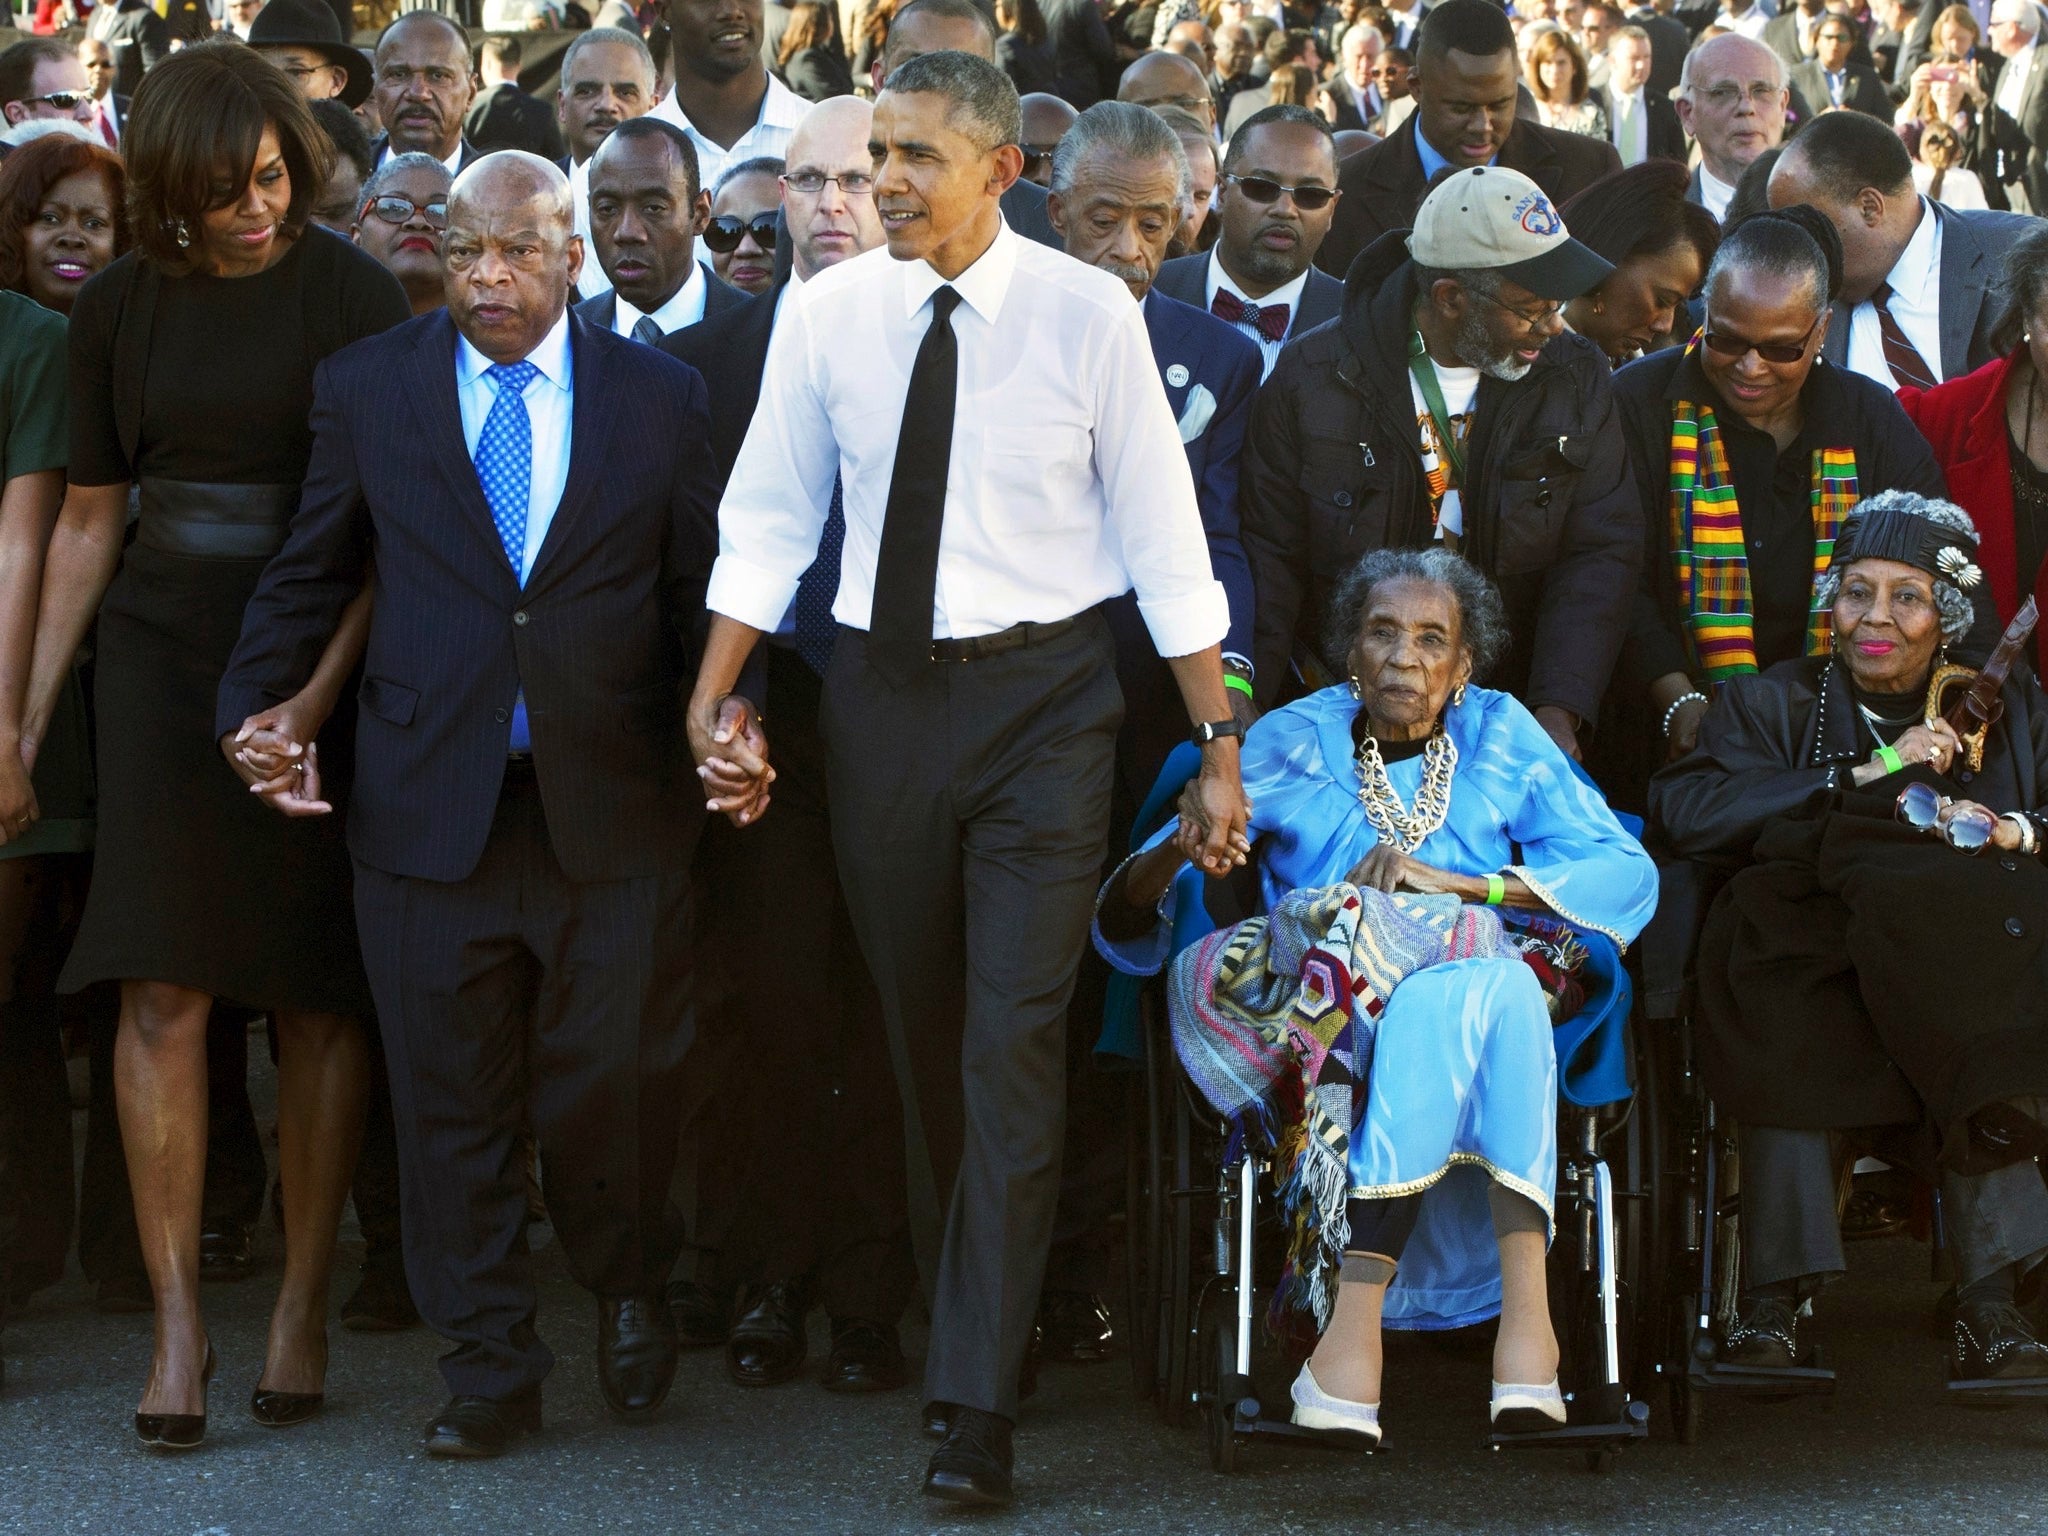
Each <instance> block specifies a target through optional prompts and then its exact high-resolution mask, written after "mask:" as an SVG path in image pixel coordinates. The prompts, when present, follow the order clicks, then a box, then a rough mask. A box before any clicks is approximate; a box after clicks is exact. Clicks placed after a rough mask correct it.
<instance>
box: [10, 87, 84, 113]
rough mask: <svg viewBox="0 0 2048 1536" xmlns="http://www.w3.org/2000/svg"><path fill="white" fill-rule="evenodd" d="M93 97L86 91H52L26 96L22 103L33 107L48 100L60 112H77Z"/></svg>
mask: <svg viewBox="0 0 2048 1536" xmlns="http://www.w3.org/2000/svg"><path fill="white" fill-rule="evenodd" d="M91 100H92V97H91V96H90V95H89V94H87V93H86V92H84V91H51V92H49V93H48V94H47V95H43V96H24V97H22V98H21V104H22V105H23V106H25V107H32V106H34V105H35V104H36V103H37V102H39V101H46V102H48V103H49V104H50V105H51V106H53V107H55V108H56V109H57V110H58V111H59V112H76V111H77V110H78V109H79V108H80V107H81V106H83V105H84V104H85V103H86V102H88V101H91Z"/></svg>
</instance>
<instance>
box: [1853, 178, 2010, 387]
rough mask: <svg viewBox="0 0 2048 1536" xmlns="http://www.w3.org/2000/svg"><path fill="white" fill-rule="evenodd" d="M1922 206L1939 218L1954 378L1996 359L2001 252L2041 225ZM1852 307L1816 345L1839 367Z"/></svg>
mask: <svg viewBox="0 0 2048 1536" xmlns="http://www.w3.org/2000/svg"><path fill="white" fill-rule="evenodd" d="M1926 206H1928V207H1931V208H1932V209H1933V210H1934V216H1935V217H1936V218H1937V219H1939V220H1941V376H1942V377H1943V378H1944V379H1955V378H1960V377H1962V376H1963V375H1964V374H1966V373H1971V372H1974V371H1975V370H1977V369H1979V368H1981V367H1983V366H1984V365H1985V364H1986V363H1988V362H1990V361H1991V360H1992V359H1993V358H1994V357H1997V356H1999V355H2000V354H1999V353H1998V352H1997V351H1996V350H1995V349H1994V348H1993V347H1992V345H1991V332H1992V328H1993V327H1994V326H1996V325H1997V324H1998V317H1999V315H2000V313H2001V312H2002V311H2003V308H2004V304H2003V294H2002V293H2001V292H2000V291H1999V282H2000V279H2001V277H2002V274H2003V269H2004V266H2005V253H2006V251H2007V250H2008V249H2009V248H2010V247H2011V245H2012V243H2013V242H2014V241H2015V240H2017V239H2019V238H2020V236H2022V235H2024V234H2025V233H2027V231H2028V230H2030V229H2039V228H2040V227H2041V221H2040V220H2039V219H2034V218H2029V217H2027V216H2026V215H2025V214H2019V213H1997V212H1985V211H1982V210H1979V209H1969V210H1967V211H1959V210H1957V209H1954V208H1948V207H1944V206H1943V205H1942V204H1940V203H1930V204H1927V205H1926ZM1851 308H1852V306H1850V305H1846V304H1837V305H1836V306H1835V309H1834V314H1833V315H1832V316H1831V317H1830V319H1829V320H1828V334H1827V337H1826V338H1825V339H1824V340H1823V341H1822V342H1821V347H1820V355H1821V356H1822V357H1824V358H1826V359H1827V360H1828V361H1829V362H1831V363H1833V364H1835V365H1836V366H1837V367H1842V368H1846V367H1847V366H1848V364H1849V311H1850V309H1851Z"/></svg>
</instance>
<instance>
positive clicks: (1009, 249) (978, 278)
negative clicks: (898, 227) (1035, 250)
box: [903, 219, 1018, 325]
mask: <svg viewBox="0 0 2048 1536" xmlns="http://www.w3.org/2000/svg"><path fill="white" fill-rule="evenodd" d="M1017 239H1018V237H1017V236H1016V235H1015V234H1014V233H1012V232H1011V229H1010V223H1009V220H1007V219H1005V220H1003V222H1002V223H1001V224H1000V225H998V226H997V228H996V237H995V239H994V240H993V241H992V242H991V243H990V244H989V248H988V249H987V250H985V251H983V252H982V253H981V255H980V256H978V257H976V258H975V262H974V265H973V266H971V267H969V268H968V269H967V270H966V271H965V272H962V273H961V274H960V275H959V276H958V277H956V278H954V279H953V280H952V282H951V284H950V286H951V287H952V288H953V289H954V291H955V292H957V293H958V294H959V295H960V297H961V299H963V300H964V301H965V302H966V304H967V307H968V308H969V309H971V310H973V311H974V312H975V313H976V314H977V315H980V316H981V318H982V319H984V320H986V321H987V322H988V323H989V324H990V325H994V324H995V323H996V316H997V315H999V314H1001V313H1002V310H1003V297H1004V295H1005V294H1007V293H1008V292H1009V291H1010V275H1011V274H1012V273H1013V272H1015V271H1016V270H1017ZM947 286H949V285H948V283H947V280H946V279H945V278H943V277H941V276H939V274H938V271H937V269H935V268H934V267H933V266H932V264H931V263H930V262H928V261H906V262H904V263H903V313H904V314H905V315H906V316H908V315H915V314H916V313H917V312H918V311H919V310H921V309H923V308H924V307H925V305H926V304H927V303H929V302H930V300H931V296H932V295H933V294H935V293H937V292H938V291H939V290H940V289H941V288H944V287H947Z"/></svg>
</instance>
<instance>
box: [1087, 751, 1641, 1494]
mask: <svg viewBox="0 0 2048 1536" xmlns="http://www.w3.org/2000/svg"><path fill="white" fill-rule="evenodd" d="M1196 760H1197V759H1196V757H1195V755H1194V754H1193V752H1192V750H1191V749H1189V752H1188V755H1187V756H1186V757H1185V758H1183V757H1182V756H1181V755H1180V754H1179V753H1178V752H1177V753H1176V755H1175V757H1174V758H1172V759H1169V761H1168V765H1167V768H1166V770H1165V772H1163V773H1162V774H1161V776H1160V780H1159V783H1158V786H1157V787H1156V788H1155V790H1154V792H1153V795H1152V796H1151V798H1150V799H1148V801H1147V803H1146V805H1145V807H1144V809H1143V810H1141V812H1140V814H1139V817H1138V823H1137V825H1138V828H1139V830H1138V833H1137V835H1136V838H1135V839H1134V841H1142V839H1143V838H1144V837H1145V836H1147V835H1148V834H1149V833H1150V832H1151V831H1152V830H1155V829H1156V828H1157V827H1158V826H1159V825H1161V824H1163V822H1164V820H1165V817H1166V815H1167V814H1169V813H1170V810H1171V806H1172V802H1173V796H1174V795H1175V794H1176V793H1177V792H1178V790H1179V788H1180V785H1181V784H1182V783H1184V782H1185V780H1186V778H1187V777H1189V776H1190V775H1191V773H1192V771H1193V766H1194V763H1195V761H1196ZM1205 885H1206V882H1205V879H1204V877H1203V876H1202V875H1201V874H1200V872H1199V871H1196V870H1192V869H1190V870H1184V871H1183V872H1182V874H1181V876H1180V879H1179V881H1178V882H1177V884H1176V889H1175V894H1174V898H1173V904H1174V909H1175V912H1176V929H1175V948H1176V950H1178V948H1180V947H1182V946H1183V945H1185V944H1186V943H1191V942H1193V941H1194V940H1195V939H1196V938H1199V937H1200V936H1201V935H1202V934H1203V933H1206V932H1208V931H1211V930H1212V929H1213V928H1214V927H1216V926H1221V923H1219V922H1218V920H1217V919H1216V918H1215V917H1213V916H1212V915H1210V913H1209V911H1208V907H1207V904H1206V896H1207V892H1206V891H1205ZM1236 915H1249V911H1248V910H1247V911H1245V912H1242V913H1239V914H1236ZM1231 920H1235V917H1234V916H1232V917H1231ZM1582 937H1586V938H1587V939H1588V941H1589V942H1588V950H1589V956H1590V958H1589V962H1588V967H1587V975H1586V981H1587V990H1588V997H1587V1001H1586V1004H1585V1006H1583V1007H1582V1008H1581V1009H1580V1010H1579V1011H1578V1013H1577V1014H1576V1015H1575V1016H1574V1018H1573V1019H1572V1020H1568V1021H1566V1022H1565V1023H1563V1024H1561V1025H1560V1026H1559V1027H1558V1030H1557V1034H1556V1039H1557V1043H1558V1047H1559V1057H1560V1072H1559V1082H1560V1104H1559V1117H1560V1118H1559V1134H1558V1190H1557V1195H1556V1201H1555V1220H1556V1240H1555V1241H1554V1242H1553V1243H1552V1246H1551V1259H1550V1302H1551V1312H1552V1318H1553V1322H1554V1324H1555V1326H1556V1330H1557V1336H1558V1343H1559V1346H1560V1352H1561V1358H1560V1371H1559V1375H1560V1380H1561V1385H1562V1387H1563V1389H1564V1392H1565V1396H1566V1402H1567V1413H1568V1420H1567V1423H1566V1424H1565V1425H1563V1426H1561V1427H1559V1428H1557V1429H1554V1430H1545V1431H1541V1432H1537V1433H1523V1434H1500V1433H1489V1435H1488V1438H1487V1442H1486V1443H1487V1444H1488V1445H1489V1446H1490V1447H1491V1448H1492V1449H1494V1450H1496V1451H1504V1450H1512V1451H1536V1450H1562V1451H1568V1452H1573V1453H1576V1454H1578V1455H1580V1456H1581V1457H1582V1458H1583V1459H1584V1461H1585V1463H1586V1465H1587V1466H1588V1467H1589V1468H1590V1469H1592V1470H1594V1471H1600V1472H1605V1471H1608V1470H1610V1469H1611V1468H1612V1467H1613V1465H1614V1462H1615V1458H1616V1456H1617V1454H1618V1453H1619V1452H1620V1451H1621V1450H1622V1449H1623V1448H1625V1447H1626V1446H1628V1445H1630V1444H1632V1443H1634V1442H1636V1441H1639V1440H1643V1439H1646V1438H1647V1437H1648V1434H1649V1419H1650V1410H1649V1405H1648V1404H1647V1403H1646V1402H1645V1401H1644V1400H1643V1399H1642V1397H1641V1396H1640V1395H1639V1394H1638V1392H1637V1390H1636V1383H1637V1379H1638V1376H1639V1374H1640V1373H1639V1370H1638V1367H1637V1363H1636V1355H1637V1348H1636V1345H1637V1336H1638V1315H1639V1312H1640V1301H1639V1298H1638V1294H1637V1290H1638V1282H1637V1277H1639V1276H1641V1275H1643V1274H1645V1273H1646V1272H1647V1271H1648V1270H1650V1269H1653V1268H1654V1267H1655V1265H1654V1261H1653V1256H1654V1255H1655V1254H1656V1253H1657V1251H1658V1250H1657V1247H1656V1243H1657V1241H1658V1239H1657V1236H1656V1233H1655V1232H1654V1230H1653V1224H1652V1221H1651V1216H1652V1213H1653V1212H1655V1211H1657V1210H1659V1209H1661V1208H1662V1205H1663V1200H1662V1192H1661V1191H1660V1190H1658V1189H1657V1188H1655V1187H1653V1184H1652V1175H1653V1173H1654V1171H1655V1166H1656V1161H1655V1159H1654V1158H1653V1157H1652V1156H1651V1141H1650V1140H1649V1137H1650V1136H1652V1135H1654V1134H1655V1132H1656V1129H1657V1126H1658V1124H1659V1122H1658V1119H1657V1117H1656V1116H1655V1114H1654V1113H1646V1112H1645V1109H1646V1099H1647V1095H1646V1093H1645V1091H1644V1089H1645V1087H1646V1086H1647V1084H1648V1079H1647V1077H1646V1076H1645V1074H1644V1073H1643V1071H1642V1069H1641V1066H1640V1064H1639V1063H1638V1062H1637V1060H1636V1058H1635V1055H1634V1052H1635V1041H1636V1037H1637V1035H1638V1031H1637V1030H1635V1029H1634V1028H1633V1027H1632V1023H1631V1019H1630V1014H1631V1012H1632V999H1633V995H1634V985H1633V982H1632V979H1631V977H1630V975H1629V973H1628V972H1627V970H1626V969H1625V968H1624V967H1623V965H1622V964H1621V958H1620V956H1619V954H1618V953H1617V952H1616V951H1615V949H1614V947H1613V946H1612V945H1611V944H1610V943H1608V942H1607V941H1606V940H1604V939H1601V938H1599V937H1598V936H1597V935H1589V936H1582ZM1118 980H1119V983H1120V985H1119V987H1118V988H1117V989H1116V992H1113V995H1112V1004H1111V1006H1112V1010H1115V1009H1117V1008H1118V1006H1119V1003H1121V1006H1122V1008H1123V1009H1124V1011H1125V1012H1126V1013H1127V1015H1128V1016H1129V1017H1128V1018H1127V1019H1126V1021H1125V1026H1124V1029H1125V1033H1124V1036H1123V1039H1122V1043H1121V1049H1122V1052H1123V1054H1126V1055H1130V1056H1135V1057H1137V1058H1138V1060H1139V1062H1140V1064H1141V1066H1142V1071H1141V1073H1139V1074H1137V1075H1136V1082H1137V1086H1136V1089H1135V1095H1134V1096H1135V1102H1134V1104H1133V1105H1132V1113H1131V1115H1130V1117H1129V1119H1128V1120H1127V1124H1126V1134H1127V1140H1126V1147H1127V1197H1128V1204H1127V1207H1126V1209H1127V1212H1128V1219H1127V1233H1126V1238H1127V1240H1126V1247H1125V1254H1126V1273H1125V1283H1126V1302H1127V1316H1128V1317H1129V1318H1130V1320H1131V1325H1130V1335H1131V1350H1130V1358H1131V1365H1132V1372H1133V1384H1134V1386H1135V1388H1136V1390H1137V1392H1138V1395H1139V1396H1140V1397H1141V1398H1149V1399H1151V1400H1152V1401H1153V1402H1154V1403H1155V1405H1156V1406H1157V1409H1158V1411H1159V1413H1160V1415H1161V1416H1162V1418H1164V1419H1165V1420H1166V1421H1167V1422H1168V1423H1170V1424H1175V1425H1183V1424H1185V1423H1187V1422H1188V1421H1189V1420H1190V1419H1194V1420H1196V1421H1197V1422H1199V1425H1200V1427H1201V1429H1202V1433H1203V1438H1204V1442H1205V1444H1206V1447H1207V1451H1208V1456H1209V1462H1210V1465H1211V1466H1212V1467H1213V1468H1214V1469H1215V1470H1216V1471H1218V1472H1220V1473H1225V1474H1228V1473H1232V1472H1234V1471H1236V1470H1237V1469H1238V1467H1239V1466H1240V1465H1241V1464H1242V1460H1243V1458H1244V1456H1245V1455H1246V1453H1247V1451H1248V1450H1249V1448H1250V1447H1251V1445H1252V1444H1253V1443H1255V1442H1259V1441H1265V1442H1269V1443H1279V1444H1283V1445H1295V1446H1305V1447H1311V1448H1316V1449H1336V1450H1345V1451H1350V1452H1352V1453H1354V1454H1373V1453H1374V1452H1373V1451H1372V1450H1369V1449H1368V1448H1367V1447H1366V1446H1365V1445H1364V1444H1363V1443H1362V1442H1361V1441H1360V1439H1359V1437H1357V1436H1355V1435H1350V1434H1346V1433H1344V1432H1342V1431H1321V1430H1312V1429H1305V1428H1302V1427H1300V1426H1298V1425H1295V1424H1293V1423H1292V1422H1290V1418H1289V1408H1290V1400H1289V1395H1288V1385H1287V1384H1288V1382H1289V1381H1290V1380H1291V1377H1292V1374H1293V1370H1294V1369H1295V1368H1296V1367H1297V1366H1298V1365H1299V1359H1300V1355H1301V1354H1302V1353H1304V1352H1305V1351H1303V1350H1301V1349H1299V1348H1298V1347H1297V1348H1295V1349H1290V1348H1289V1347H1288V1345H1287V1344H1286V1342H1284V1341H1282V1340H1279V1339H1276V1338H1274V1337H1273V1336H1272V1335H1271V1333H1270V1331H1269V1330H1267V1329H1266V1328H1265V1326H1264V1325H1263V1322H1262V1319H1261V1316H1260V1314H1261V1312H1262V1311H1263V1310H1264V1300H1265V1298H1267V1297H1268V1296H1269V1295H1270V1293H1271V1291H1272V1288H1273V1286H1274V1284H1275V1283H1276V1282H1277V1280H1278V1278H1279V1270H1280V1265H1281V1257H1282V1252H1283V1249H1284V1246H1285V1240H1284V1234H1283V1233H1282V1230H1281V1225H1280V1218H1279V1214H1278V1208H1277V1202H1276V1201H1275V1200H1274V1199H1273V1198H1272V1197H1271V1194H1270V1183H1269V1181H1267V1180H1266V1179H1265V1175H1266V1174H1267V1173H1268V1172H1269V1160H1268V1156H1267V1153H1266V1151H1265V1149H1263V1148H1261V1147H1259V1146H1257V1145H1255V1144H1253V1142H1252V1141H1251V1140H1250V1139H1249V1138H1247V1137H1246V1136H1244V1135H1243V1134H1241V1133H1240V1132H1239V1131H1238V1130H1237V1128H1235V1127H1233V1126H1231V1125H1228V1124H1226V1123H1225V1122H1224V1121H1223V1120H1222V1118H1221V1117H1220V1116H1219V1115H1217V1114H1216V1113H1215V1111H1213V1110H1212V1109H1211V1108H1210V1107H1209V1106H1208V1104H1207V1103H1206V1102H1205V1101H1204V1100H1203V1099H1202V1097H1201V1095H1200V1093H1199V1092H1198V1091H1197V1090H1196V1088H1195V1086H1194V1084H1193V1083H1192V1082H1191V1081H1190V1080H1189V1078H1188V1077H1187V1076H1186V1074H1185V1073H1184V1072H1183V1071H1182V1070H1181V1068H1180V1064H1179V1062H1178V1060H1177V1058H1176V1057H1175V1054H1174V1051H1173V1045H1172V1041H1171V1035H1170V1029H1169V1025H1168V1021H1167V1017H1166V1008H1165V1003H1164V998H1163V995H1162V992H1163V989H1162V988H1161V987H1160V986H1159V985H1158V984H1157V982H1156V980H1154V981H1149V982H1145V983H1139V982H1137V981H1136V979H1135V978H1129V977H1121V978H1118ZM1123 983H1128V984H1129V985H1128V987H1127V988H1126V987H1124V986H1122V985H1121V984H1123ZM1119 992H1120V993H1121V994H1122V996H1121V998H1119V997H1118V996H1117V993H1119ZM1133 1035H1135V1038H1132V1036H1133ZM1574 1067H1576V1068H1577V1070H1573V1068H1574ZM1269 1405H1270V1406H1269ZM1386 1445H1387V1442H1385V1441H1382V1443H1381V1446H1380V1447H1379V1448H1378V1449H1379V1450H1384V1449H1385V1448H1386Z"/></svg>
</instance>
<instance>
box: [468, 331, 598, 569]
mask: <svg viewBox="0 0 2048 1536" xmlns="http://www.w3.org/2000/svg"><path fill="white" fill-rule="evenodd" d="M526 361H527V362H529V363H532V364H533V365H534V367H536V368H538V369H539V370H540V372H539V373H537V374H535V375H534V376H533V377H532V378H531V379H529V380H528V381H527V385H526V389H525V391H524V392H523V394H522V395H521V398H522V399H523V400H525V402H526V419H527V421H528V422H529V423H531V425H532V428H533V476H532V479H531V480H529V481H528V483H527V490H526V551H525V554H524V555H523V556H522V557H521V559H520V562H519V584H520V585H521V586H522V587H523V586H525V585H526V578H527V577H528V576H530V575H532V574H533V561H534V557H535V556H536V555H538V554H539V553H540V546H541V541H542V540H544V539H546V538H547V536H548V527H549V525H550V524H551V523H553V522H554V520H555V508H556V507H558V506H559V505H560V504H561V500H562V488H563V487H564V486H565V485H567V484H568V483H569V429H570V421H571V413H570V406H571V405H572V404H573V402H574V400H575V395H574V382H573V381H574V375H573V373H572V371H571V369H570V363H569V316H568V313H567V312H566V311H564V312H563V314H562V315H561V317H560V318H559V319H557V320H556V321H555V324H554V328H553V329H552V330H550V331H549V332H548V333H547V335H545V336H543V337H541V339H540V345H539V346H537V347H535V348H534V349H533V350H532V351H531V352H529V353H527V354H526ZM490 366H491V360H490V359H489V358H488V357H485V356H484V355H483V353H481V352H479V351H477V349H476V348H475V347H473V346H471V345H470V344H469V338H468V337H466V336H457V337H456V339H455V398H456V400H457V402H458V403H459V404H460V405H461V407H462V445H463V447H464V448H466V449H467V450H468V451H469V457H470V459H471V461H472V462H474V460H475V459H476V444H477V439H478V438H480V437H482V436H483V432H484V421H485V419H486V418H487V417H489V416H490V414H491V407H492V406H493V405H494V404H496V403H497V399H498V386H497V383H496V381H495V380H492V379H487V378H485V377H484V370H485V369H487V368H489V367H490Z"/></svg>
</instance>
